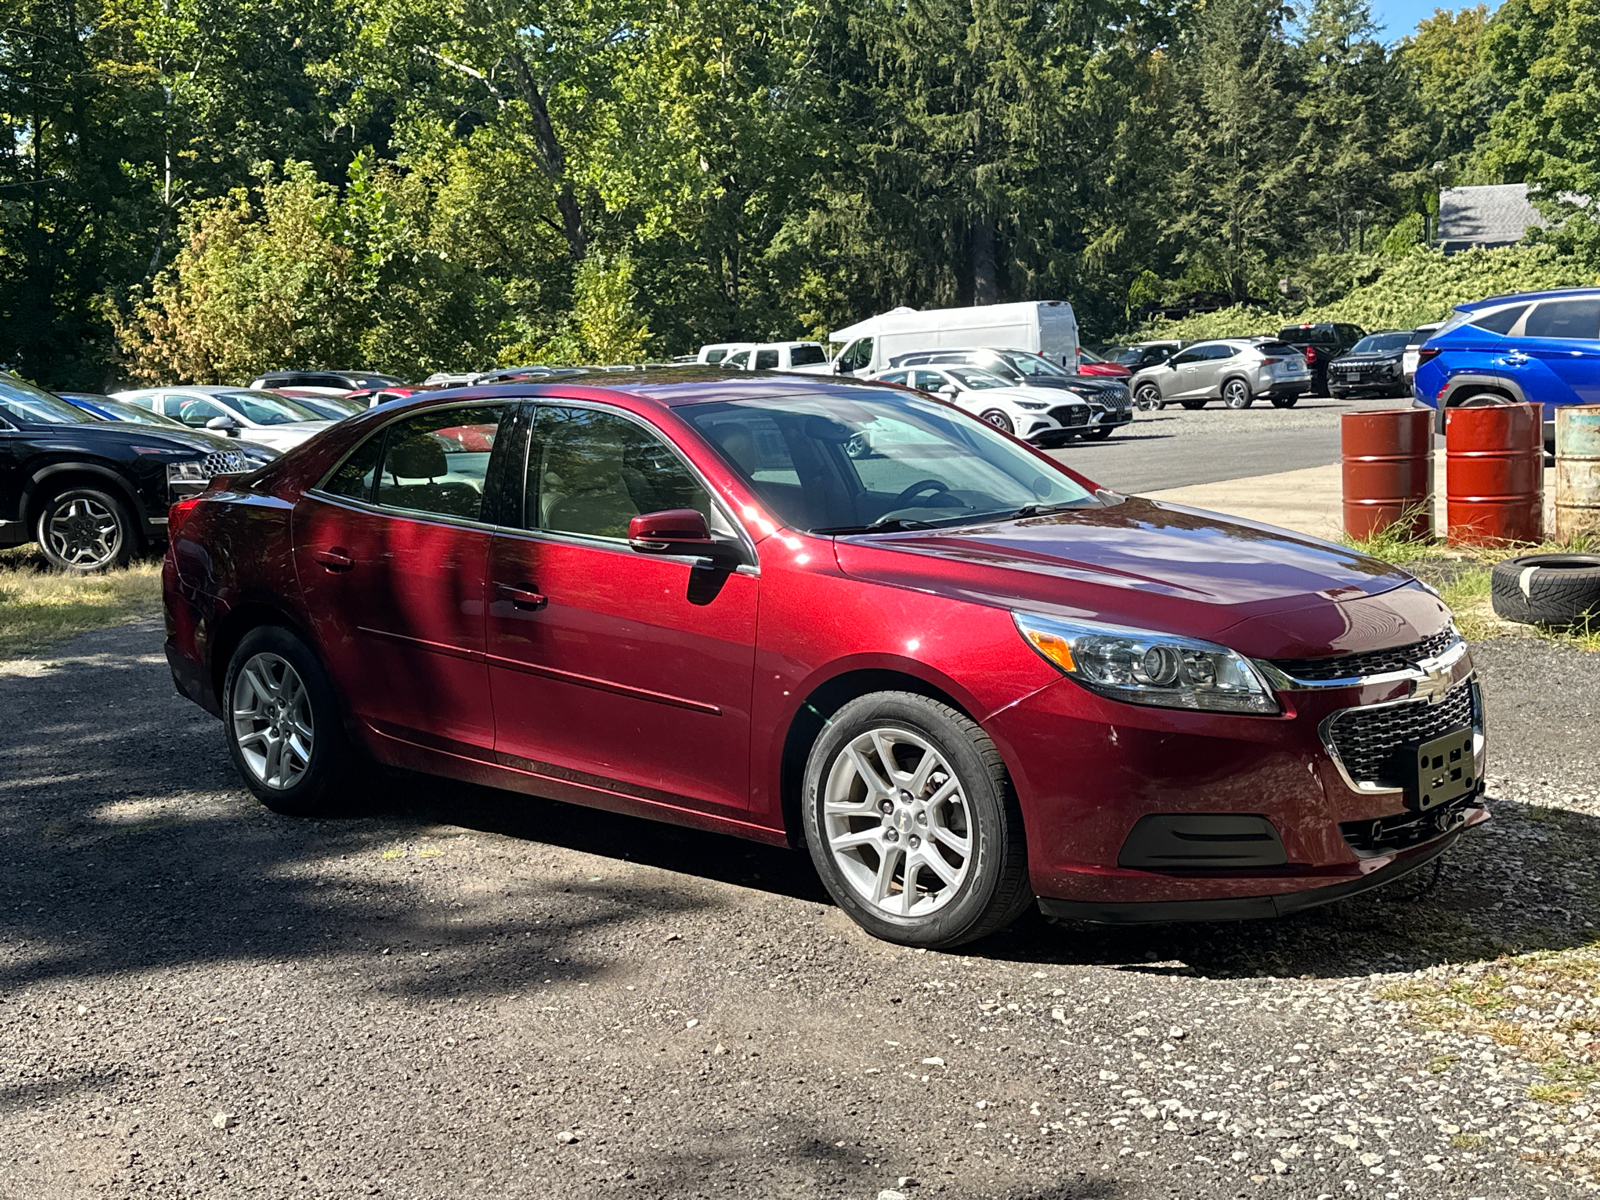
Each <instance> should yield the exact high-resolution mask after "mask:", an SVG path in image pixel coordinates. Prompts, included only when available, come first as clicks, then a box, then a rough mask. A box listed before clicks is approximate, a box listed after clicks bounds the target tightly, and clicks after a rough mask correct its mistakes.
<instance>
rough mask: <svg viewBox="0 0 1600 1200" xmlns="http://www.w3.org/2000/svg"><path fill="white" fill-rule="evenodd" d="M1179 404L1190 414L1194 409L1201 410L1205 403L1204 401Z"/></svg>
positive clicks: (1184, 401)
mask: <svg viewBox="0 0 1600 1200" xmlns="http://www.w3.org/2000/svg"><path fill="white" fill-rule="evenodd" d="M1180 403H1181V404H1182V405H1183V406H1184V407H1185V408H1187V409H1188V410H1189V411H1190V412H1194V411H1195V410H1196V409H1201V408H1204V407H1205V406H1206V402H1205V401H1204V400H1183V401H1180Z"/></svg>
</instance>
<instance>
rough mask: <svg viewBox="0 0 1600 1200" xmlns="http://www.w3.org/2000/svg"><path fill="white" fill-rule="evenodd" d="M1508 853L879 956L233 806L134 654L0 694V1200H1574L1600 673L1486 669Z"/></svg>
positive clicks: (458, 842) (26, 676)
mask: <svg viewBox="0 0 1600 1200" xmlns="http://www.w3.org/2000/svg"><path fill="white" fill-rule="evenodd" d="M1477 656H1478V661H1479V663H1480V665H1481V668H1482V671H1483V674H1484V677H1485V680H1486V688H1487V693H1488V703H1489V715H1490V720H1491V723H1492V730H1491V731H1492V736H1493V738H1494V742H1493V748H1492V753H1493V760H1492V768H1491V769H1492V779H1491V783H1492V794H1493V795H1496V796H1499V797H1504V799H1501V800H1499V801H1497V802H1496V803H1495V805H1494V810H1495V816H1496V820H1495V821H1494V822H1492V823H1491V824H1490V825H1489V826H1487V827H1486V828H1485V829H1483V830H1481V831H1479V832H1478V833H1477V834H1476V835H1475V836H1473V837H1471V838H1470V839H1469V840H1467V841H1465V842H1464V843H1462V844H1461V845H1460V846H1459V847H1458V848H1457V849H1456V850H1455V851H1454V852H1453V853H1452V854H1451V855H1450V856H1449V857H1448V859H1447V860H1446V862H1445V865H1444V867H1443V870H1442V871H1441V872H1440V873H1439V875H1438V877H1437V879H1432V878H1431V877H1430V878H1429V879H1423V880H1420V881H1416V882H1409V883H1407V884H1405V885H1402V887H1403V889H1404V890H1392V891H1390V892H1388V893H1386V894H1380V895H1378V896H1375V897H1369V898H1364V899H1358V900H1354V901H1348V902H1345V903H1343V904H1340V905H1338V906H1336V907H1333V908H1330V909H1323V910H1318V911H1316V912H1312V913H1308V914H1303V915H1301V916H1298V917H1294V918H1290V919H1286V920H1280V921H1275V922H1262V923H1250V924H1240V925H1228V926H1216V925H1213V926H1197V927H1184V926H1169V927H1158V928H1146V929H1133V930H1106V929H1102V928H1096V927H1091V926H1050V925H1047V924H1046V923H1044V922H1043V921H1042V920H1040V919H1031V920H1025V921H1024V922H1023V923H1022V924H1020V925H1019V926H1017V927H1016V928H1015V929H1013V930H1011V931H1009V932H1007V933H1006V934H1004V935H1002V936H999V937H995V938H992V939H990V940H988V941H986V942H983V943H980V944H978V945H975V946H973V947H970V948H968V949H967V950H966V951H965V952H963V953H960V954H932V953H927V952H915V951H908V950H903V949H899V948H896V947H893V946H889V945H885V944H883V943H879V942H874V941H872V940H870V939H868V938H867V937H866V936H864V935H863V934H861V933H860V932H859V931H857V930H856V928H855V927H854V926H852V925H851V924H850V923H849V922H848V921H847V920H846V919H845V918H844V917H843V916H842V915H841V914H840V913H839V912H838V911H837V910H836V909H834V908H833V907H832V905H831V904H829V903H828V902H827V900H826V897H825V895H824V893H823V892H822V890H821V888H820V886H819V884H818V883H817V881H816V878H815V876H814V875H813V874H812V872H811V870H810V867H809V865H808V862H807V860H806V859H805V858H804V856H802V855H799V854H793V853H789V852H784V851H778V850H772V849H767V848H762V847H758V846H754V845H749V844H745V843H742V842H737V841H733V840H730V839H726V838H721V837H715V836H710V835H703V834H697V833H691V832H687V831H682V830H676V829H672V828H670V827H667V826H660V825H653V824H649V823H646V822H642V821H637V820H632V819H629V818H624V817H616V816H611V815H608V814H602V813H595V812H590V811H586V810H581V809H576V808H568V807H564V806H561V805H557V804H549V803H544V802H540V801H532V800H527V799H523V798H519V797H516V796H511V795H499V794H495V793H490V792H486V791H482V790H476V789H471V788H465V787H458V786H455V785H449V784H443V783H434V782H427V781H409V780H406V781H392V780H384V779H375V780H374V783H373V785H372V787H371V789H370V791H369V792H367V793H365V794H363V795H359V796H353V797H352V798H351V805H350V808H351V811H350V814H349V815H348V816H345V817H341V818H340V819H336V820H323V821H294V820H290V819H285V818H280V817H276V816H273V815H272V814H270V813H268V812H266V811H265V810H263V809H261V808H259V807H257V806H256V805H255V804H254V802H253V801H251V800H250V799H248V797H247V796H246V794H245V793H244V792H243V791H242V789H240V788H239V787H237V786H236V785H235V783H234V779H233V776H232V772H231V769H230V767H229V764H228V760H227V756H226V754H225V752H224V749H223V744H222V738H221V733H220V730H219V728H218V726H217V725H216V723H215V722H213V721H212V720H211V719H210V718H208V717H206V716H205V715H204V714H203V713H201V712H200V711H199V710H198V709H196V708H195V707H193V706H192V705H190V704H188V703H186V702H184V701H181V700H179V699H178V698H177V697H176V696H175V695H173V693H172V689H171V685H170V683H169V681H168V678H167V674H166V668H165V665H164V663H163V661H162V659H161V656H160V632H159V629H158V627H157V626H156V624H155V623H153V622H148V621H147V622H144V623H141V624H138V625H134V626H128V627H123V628H119V629H110V630H105V631H101V632H98V633H94V634H89V635H86V636H84V637H81V638H79V639H78V640H77V641H75V642H73V643H71V644H70V645H68V646H67V647H65V648H64V649H63V650H62V651H60V652H58V653H57V654H56V655H55V656H54V657H53V658H52V659H51V660H49V661H48V662H44V663H35V664H15V663H14V664H10V665H8V666H3V667H0V713H4V714H5V718H6V719H5V720H4V722H3V723H0V824H3V830H4V836H5V840H4V847H5V850H4V854H3V858H0V861H3V864H4V869H3V871H0V1072H3V1073H0V1195H4V1196H7V1197H13V1196H14V1197H29V1198H30V1200H34V1198H37V1200H45V1198H49V1197H58V1196H60V1197H66V1196H84V1197H96V1198H103V1197H121V1196H134V1195H139V1196H143V1195H152V1196H159V1197H169V1196H203V1197H237V1196H251V1195H263V1196H271V1197H291V1196H293V1197H298V1196H326V1197H340V1198H344V1197H354V1196H363V1195H375V1196H387V1197H418V1198H435V1197H437V1198H441V1200H444V1198H455V1197H475V1196H483V1197H496V1198H499V1197H558V1196H564V1197H575V1198H576V1197H590V1196H599V1197H612V1196H629V1197H632V1196H671V1197H679V1196H684V1197H687V1196H707V1197H724V1196H725V1197H757V1196H781V1197H790V1196H794V1197H810V1196H818V1197H860V1198H865V1200H872V1198H874V1197H879V1196H880V1195H881V1194H882V1193H883V1192H884V1191H885V1190H887V1191H890V1192H894V1191H898V1192H900V1193H903V1194H904V1195H905V1196H907V1197H908V1198H909V1200H916V1198H917V1197H919V1196H924V1195H946V1196H952V1197H963V1198H966V1197H986V1196H995V1197H1014V1198H1022V1197H1037V1198H1041V1200H1044V1198H1049V1200H1065V1198H1067V1197H1073V1198H1076V1200H1088V1198H1105V1200H1109V1198H1112V1197H1146V1196H1182V1197H1190V1196H1200V1195H1205V1196H1249V1197H1256V1196H1278V1195H1282V1196H1295V1197H1307V1198H1311V1197H1326V1198H1331V1197H1344V1196H1359V1197H1384V1198H1396V1197H1400V1196H1438V1197H1452V1198H1464V1197H1473V1196H1482V1197H1495V1198H1499V1197H1522V1196H1529V1195H1553V1196H1564V1195H1568V1194H1572V1193H1577V1192H1581V1191H1585V1190H1586V1189H1587V1188H1588V1187H1589V1182H1588V1181H1589V1179H1590V1171H1591V1169H1592V1168H1593V1167H1594V1166H1595V1164H1596V1163H1600V1149H1597V1145H1600V1143H1597V1141H1596V1139H1597V1138H1600V1128H1597V1127H1596V1125H1595V1120H1596V1113H1591V1111H1590V1109H1589V1101H1590V1095H1591V1091H1592V1089H1591V1088H1590V1081H1591V1080H1592V1079H1594V1078H1595V1077H1596V1076H1597V1075H1600V1070H1597V1068H1596V1067H1595V1065H1594V1059H1593V1057H1592V1056H1591V1054H1590V1051H1589V1046H1590V1045H1597V1046H1600V1043H1591V1042H1590V1036H1591V1032H1592V1031H1593V1032H1596V1033H1600V1010H1595V1009H1592V1008H1591V1007H1590V1001H1589V997H1591V996H1593V995H1594V986H1595V985H1594V978H1595V977H1596V975H1600V953H1596V952H1593V951H1590V950H1589V949H1587V947H1588V944H1589V942H1590V939H1591V938H1593V937H1594V936H1595V931H1594V928H1593V925H1592V922H1595V921H1597V920H1600V916H1597V914H1600V880H1597V876H1596V863H1597V860H1600V853H1597V852H1600V823H1597V821H1596V816H1595V814H1600V769H1597V768H1600V748H1597V745H1596V733H1595V731H1596V729H1597V728H1600V673H1597V671H1596V669H1595V668H1596V665H1597V660H1596V659H1595V658H1594V657H1580V656H1578V655H1576V654H1575V653H1574V652H1572V651H1567V650H1563V649H1558V648H1555V647H1552V646H1549V645H1546V644H1545V643H1543V642H1539V641H1536V640H1531V639H1530V640H1516V641H1498V642H1493V643H1488V644H1485V645H1483V646H1481V647H1479V648H1478V651H1477Z"/></svg>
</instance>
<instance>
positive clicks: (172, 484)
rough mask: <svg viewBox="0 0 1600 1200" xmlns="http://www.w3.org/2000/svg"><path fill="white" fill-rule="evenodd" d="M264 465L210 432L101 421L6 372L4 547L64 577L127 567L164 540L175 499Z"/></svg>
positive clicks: (0, 483) (0, 468)
mask: <svg viewBox="0 0 1600 1200" xmlns="http://www.w3.org/2000/svg"><path fill="white" fill-rule="evenodd" d="M258 465H259V464H258V463H256V462H252V461H251V459H250V457H249V456H248V455H246V454H245V453H244V452H243V451H240V450H235V449H232V448H227V449H219V448H218V447H217V439H216V438H214V437H212V436H211V435H209V434H203V433H193V432H190V431H189V430H187V429H170V430H168V429H156V428H153V427H151V426H149V425H127V424H123V423H122V422H120V421H101V420H97V419H96V418H94V417H92V416H90V415H89V414H88V413H86V412H84V411H83V410H82V409H81V408H75V407H73V406H72V405H70V404H68V403H67V402H66V401H65V400H62V399H61V398H60V397H58V396H52V395H51V394H50V393H49V392H45V391H41V390H40V389H38V388H36V387H34V386H33V385H32V384H30V383H25V382H23V381H22V380H20V379H18V378H16V377H15V376H13V375H7V374H5V373H3V372H0V546H18V545H21V544H23V543H24V542H38V543H39V549H40V550H42V551H43V552H44V556H45V558H46V559H48V560H49V561H50V563H51V564H52V565H53V566H57V567H60V568H61V569H62V570H65V571H77V572H85V573H86V572H89V571H102V570H104V569H105V568H107V567H115V566H121V565H123V564H124V563H126V562H127V561H128V560H129V559H130V558H132V557H133V555H134V554H135V553H136V552H138V551H139V550H140V549H141V548H142V547H144V546H145V545H147V544H148V543H150V542H152V541H157V540H161V539H164V538H165V537H166V533H167V509H168V508H170V507H171V506H172V504H173V503H174V502H175V501H178V500H181V499H183V498H184V497H185V496H192V495H194V494H196V493H197V492H201V491H204V490H205V488H206V485H207V484H209V483H210V482H211V479H212V477H213V476H215V475H236V474H244V473H246V472H249V471H253V470H254V469H255V468H256V466H258Z"/></svg>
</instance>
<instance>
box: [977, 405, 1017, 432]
mask: <svg viewBox="0 0 1600 1200" xmlns="http://www.w3.org/2000/svg"><path fill="white" fill-rule="evenodd" d="M983 419H984V420H985V421H987V422H989V424H991V425H993V426H994V427H995V428H996V429H998V430H999V431H1000V432H1001V433H1016V431H1017V429H1016V426H1014V425H1013V424H1012V423H1011V418H1010V417H1008V416H1006V414H1005V413H1003V412H1001V411H1000V410H999V409H998V408H991V409H990V410H989V411H988V412H986V413H984V414H983Z"/></svg>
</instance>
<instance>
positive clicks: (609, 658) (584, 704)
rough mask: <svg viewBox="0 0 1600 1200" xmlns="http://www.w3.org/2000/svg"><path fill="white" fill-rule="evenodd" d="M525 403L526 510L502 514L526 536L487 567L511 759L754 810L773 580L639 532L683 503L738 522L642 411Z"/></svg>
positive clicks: (587, 782)
mask: <svg viewBox="0 0 1600 1200" xmlns="http://www.w3.org/2000/svg"><path fill="white" fill-rule="evenodd" d="M529 411H530V414H531V419H532V433H531V440H530V442H529V449H528V455H527V469H526V483H525V486H524V488H523V504H522V511H521V512H520V513H515V514H509V515H508V516H507V518H506V523H507V524H509V525H515V526H517V527H518V528H519V530H520V531H519V532H511V531H507V530H505V529H502V530H501V531H500V532H499V533H497V534H496V536H495V538H494V544H493V549H492V552H491V556H490V566H489V587H490V594H489V606H488V663H489V685H490V691H491V693H492V695H493V697H494V709H495V717H496V736H495V748H496V751H497V757H498V759H499V761H500V762H501V763H502V764H503V765H505V766H509V767H513V768H516V769H518V770H522V771H527V772H530V773H532V774H535V775H540V776H545V777H547V778H551V779H555V780H558V781H563V782H566V783H568V784H575V785H577V786H578V787H579V788H581V789H586V790H588V793H589V794H590V795H603V794H605V793H610V794H614V795H615V794H620V795H623V796H627V797H632V798H635V799H641V800H647V801H652V802H656V803H662V804H668V805H672V806H675V807H680V808H691V809H700V810H704V811H713V812H718V811H741V810H745V809H748V807H749V795H750V702H751V690H752V686H753V680H754V671H755V632H756V601H757V596H758V592H759V584H760V580H759V578H758V576H757V575H756V573H755V572H754V570H753V569H751V568H750V567H746V568H741V569H729V568H724V567H716V568H712V567H708V566H703V565H697V560H694V559H689V558H683V557H668V556H664V555H655V554H645V553H640V552H638V551H635V550H633V549H631V548H630V547H629V545H628V540H627V534H628V522H629V520H630V519H631V518H633V517H635V516H637V515H639V514H641V513H644V512H654V511H662V510H666V509H674V508H695V509H698V510H699V511H701V512H702V513H704V514H706V516H707V519H708V522H709V523H710V525H711V527H712V529H713V531H718V530H720V531H722V532H723V533H724V534H725V535H727V536H730V537H732V536H740V535H738V534H737V529H736V527H735V526H734V525H733V523H732V521H731V520H730V519H729V517H728V516H727V515H726V514H725V513H724V512H723V511H722V509H721V507H720V506H719V505H717V504H715V503H713V501H712V500H711V499H710V496H709V492H708V489H707V487H706V485H705V483H704V482H703V481H702V480H701V479H700V477H699V476H698V475H697V474H696V473H695V472H694V471H693V470H692V469H691V468H690V467H689V466H688V465H687V462H686V460H685V459H684V458H683V457H682V456H681V455H680V454H679V453H678V452H677V451H675V450H674V449H673V448H672V447H671V446H670V445H669V444H668V442H667V441H666V439H665V438H664V437H663V436H662V434H661V433H660V431H659V430H656V429H655V428H653V427H652V426H650V425H648V424H646V423H645V422H644V421H642V420H640V419H639V418H637V417H634V416H632V415H629V414H624V413H623V412H621V411H619V410H616V409H610V408H607V407H604V406H600V405H591V404H582V403H576V402H568V401H551V402H548V403H545V404H538V405H532V406H530V409H529ZM752 562H753V559H752ZM596 790H598V791H596Z"/></svg>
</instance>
